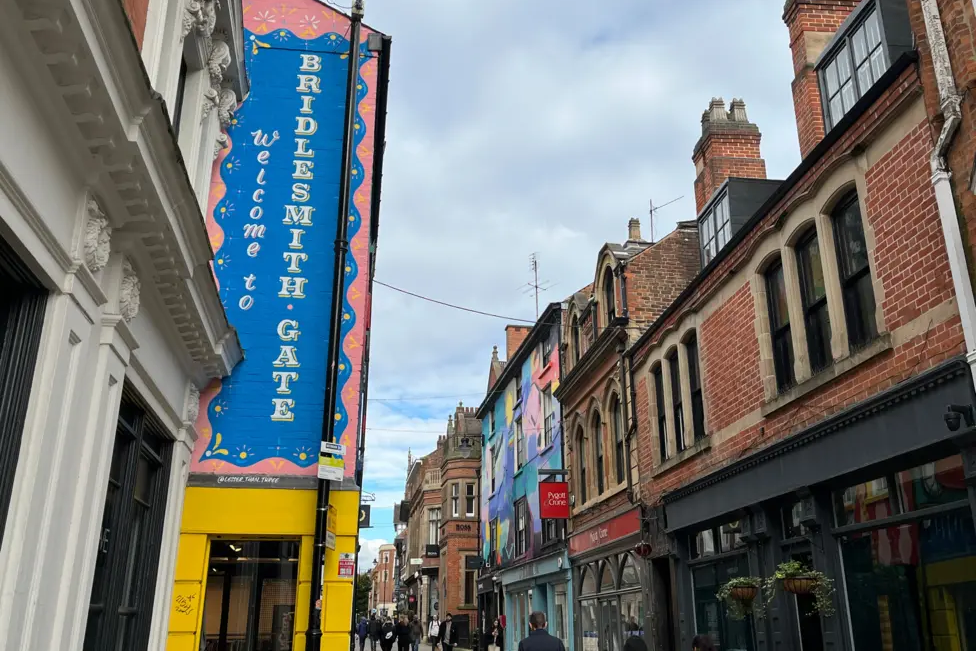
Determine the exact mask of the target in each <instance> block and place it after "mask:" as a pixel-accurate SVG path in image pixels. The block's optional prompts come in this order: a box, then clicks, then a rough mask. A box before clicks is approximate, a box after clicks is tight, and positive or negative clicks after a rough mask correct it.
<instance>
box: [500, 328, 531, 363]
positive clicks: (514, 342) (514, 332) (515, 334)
mask: <svg viewBox="0 0 976 651" xmlns="http://www.w3.org/2000/svg"><path fill="white" fill-rule="evenodd" d="M530 330H532V328H530V327H529V326H518V325H507V326H505V359H507V360H509V361H511V359H512V355H514V354H515V351H516V350H518V347H519V346H521V345H522V342H523V341H525V338H526V337H528V336H529V331H530Z"/></svg>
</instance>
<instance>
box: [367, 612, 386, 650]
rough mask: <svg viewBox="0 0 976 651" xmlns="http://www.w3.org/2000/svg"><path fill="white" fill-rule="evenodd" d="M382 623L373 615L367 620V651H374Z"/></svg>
mask: <svg viewBox="0 0 976 651" xmlns="http://www.w3.org/2000/svg"><path fill="white" fill-rule="evenodd" d="M382 630H383V621H382V620H381V619H380V618H379V617H377V616H376V613H373V614H372V615H371V616H370V618H369V651H376V643H377V642H379V640H380V632H381V631H382Z"/></svg>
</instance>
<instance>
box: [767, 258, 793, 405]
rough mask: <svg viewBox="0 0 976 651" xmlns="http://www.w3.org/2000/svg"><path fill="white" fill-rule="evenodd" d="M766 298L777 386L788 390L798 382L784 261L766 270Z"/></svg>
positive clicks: (781, 389)
mask: <svg viewBox="0 0 976 651" xmlns="http://www.w3.org/2000/svg"><path fill="white" fill-rule="evenodd" d="M766 298H767V299H768V302H769V330H770V334H771V335H772V339H773V367H774V369H775V371H776V388H777V389H778V390H779V391H780V392H783V391H786V390H787V389H789V388H790V387H792V386H793V385H794V384H795V383H796V378H795V376H794V375H793V338H792V333H791V331H790V311H789V308H788V307H787V305H786V281H785V279H784V277H783V263H782V262H780V261H778V260H777V261H776V262H775V263H774V264H773V265H772V266H770V267H769V269H767V270H766Z"/></svg>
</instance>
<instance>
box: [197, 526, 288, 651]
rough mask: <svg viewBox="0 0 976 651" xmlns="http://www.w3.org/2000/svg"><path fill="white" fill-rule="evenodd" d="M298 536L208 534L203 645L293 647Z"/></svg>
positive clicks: (252, 650)
mask: <svg viewBox="0 0 976 651" xmlns="http://www.w3.org/2000/svg"><path fill="white" fill-rule="evenodd" d="M298 550H299V543H298V541H297V540H239V541H236V540H212V541H211V543H210V559H209V564H208V569H207V593H206V596H205V598H204V603H203V605H204V618H203V635H202V636H201V638H202V639H201V643H200V645H201V651H291V649H292V644H293V641H294V637H295V596H296V592H297V589H298Z"/></svg>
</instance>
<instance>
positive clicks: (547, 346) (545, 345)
mask: <svg viewBox="0 0 976 651" xmlns="http://www.w3.org/2000/svg"><path fill="white" fill-rule="evenodd" d="M552 343H553V342H552V333H547V334H546V336H545V337H543V338H542V366H543V368H545V367H546V366H549V362H550V360H552V350H553V345H552Z"/></svg>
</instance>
